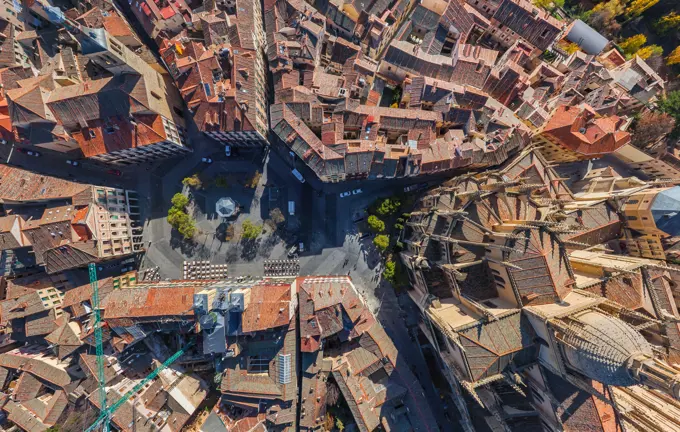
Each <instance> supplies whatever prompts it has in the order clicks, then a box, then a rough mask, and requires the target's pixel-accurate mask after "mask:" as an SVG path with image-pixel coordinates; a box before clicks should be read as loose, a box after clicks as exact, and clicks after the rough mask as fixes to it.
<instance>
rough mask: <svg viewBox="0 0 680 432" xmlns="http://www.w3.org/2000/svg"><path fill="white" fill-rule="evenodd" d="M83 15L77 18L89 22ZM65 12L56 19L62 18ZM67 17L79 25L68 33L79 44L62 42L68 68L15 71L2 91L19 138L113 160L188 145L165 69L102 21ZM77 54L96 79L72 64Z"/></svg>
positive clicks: (129, 160) (124, 161) (148, 157)
mask: <svg viewBox="0 0 680 432" xmlns="http://www.w3.org/2000/svg"><path fill="white" fill-rule="evenodd" d="M87 18H88V17H85V18H83V19H82V21H84V22H88V19H87ZM89 18H92V17H89ZM102 18H103V17H102ZM63 19H65V18H63V17H62V20H59V19H55V23H56V24H58V25H61V24H63ZM118 19H120V18H118ZM95 21H96V22H99V21H97V20H95ZM119 24H120V23H119ZM72 25H73V26H78V30H77V32H76V31H74V32H75V33H74V35H73V37H74V38H75V39H77V40H78V42H79V46H80V50H79V51H78V52H77V53H75V52H74V51H73V50H72V49H71V48H70V47H69V48H64V49H62V50H61V51H60V52H59V55H60V58H61V61H62V62H63V63H64V64H71V63H72V66H73V68H65V69H64V70H63V71H62V72H61V73H57V72H59V71H57V70H50V71H49V73H43V72H42V71H41V74H40V75H39V76H38V77H28V78H24V79H19V80H17V81H16V84H14V85H13V86H12V88H10V89H8V90H7V91H6V93H5V96H6V98H7V102H8V112H9V117H10V121H11V126H12V128H13V130H15V131H16V134H17V136H18V137H19V139H20V140H22V141H24V142H25V143H30V144H32V145H34V146H37V147H42V148H47V149H50V150H54V151H61V152H68V151H73V150H75V151H78V152H79V153H81V154H82V157H84V158H92V159H94V160H98V161H101V162H104V163H109V164H119V165H128V164H136V163H141V162H148V161H152V160H157V159H161V158H167V157H173V156H178V155H182V154H186V153H188V152H190V151H191V150H190V148H189V147H187V145H186V140H185V129H184V119H183V107H182V105H181V99H180V97H179V93H178V92H177V90H176V89H175V88H174V86H173V85H172V82H171V79H170V77H169V76H168V75H167V74H161V73H159V72H158V71H157V70H156V69H155V68H154V67H153V66H151V65H150V64H148V63H147V62H146V61H144V60H143V59H142V58H141V57H139V56H138V55H137V54H136V53H135V52H133V51H132V50H131V49H130V48H128V47H127V46H126V45H124V44H123V43H122V42H121V41H119V40H118V39H117V38H116V37H113V36H112V35H111V34H110V33H109V32H108V31H107V30H106V28H105V26H104V27H100V28H89V27H85V26H83V25H79V24H78V23H77V22H73V23H72ZM112 27H113V28H114V29H115V28H117V27H116V26H112ZM69 28H70V27H69ZM76 58H77V59H78V61H79V62H81V63H82V64H86V63H88V62H89V68H90V69H97V70H98V71H99V72H96V71H94V70H93V71H92V72H91V74H92V76H94V74H95V73H96V74H97V76H96V79H91V76H89V75H87V74H85V75H84V74H83V73H82V72H78V67H77V66H74V65H77V63H76ZM69 59H70V60H69ZM67 60H69V61H70V62H71V63H69V62H68V61H67ZM41 66H42V67H43V69H44V67H45V65H41ZM66 69H68V71H69V72H68V73H67V72H66ZM72 69H73V70H72ZM87 70H89V69H87ZM102 71H103V72H102Z"/></svg>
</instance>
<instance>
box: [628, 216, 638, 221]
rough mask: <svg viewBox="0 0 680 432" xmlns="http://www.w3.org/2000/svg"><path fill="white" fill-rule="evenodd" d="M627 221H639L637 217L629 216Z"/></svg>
mask: <svg viewBox="0 0 680 432" xmlns="http://www.w3.org/2000/svg"><path fill="white" fill-rule="evenodd" d="M626 219H628V220H630V221H636V220H637V216H627V217H626Z"/></svg>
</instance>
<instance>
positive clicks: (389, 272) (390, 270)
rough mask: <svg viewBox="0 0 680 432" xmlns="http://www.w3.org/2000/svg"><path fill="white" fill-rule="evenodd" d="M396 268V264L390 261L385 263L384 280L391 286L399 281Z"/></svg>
mask: <svg viewBox="0 0 680 432" xmlns="http://www.w3.org/2000/svg"><path fill="white" fill-rule="evenodd" d="M396 268H397V265H396V264H395V262H394V261H392V260H389V261H387V262H386V263H385V270H383V273H382V276H383V279H385V280H386V281H388V282H389V283H391V284H394V283H395V282H396V281H397V278H396Z"/></svg>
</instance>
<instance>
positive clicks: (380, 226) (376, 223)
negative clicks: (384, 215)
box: [368, 215, 385, 232]
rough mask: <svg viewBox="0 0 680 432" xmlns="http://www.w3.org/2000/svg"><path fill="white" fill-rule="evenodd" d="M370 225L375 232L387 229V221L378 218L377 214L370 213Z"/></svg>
mask: <svg viewBox="0 0 680 432" xmlns="http://www.w3.org/2000/svg"><path fill="white" fill-rule="evenodd" d="M368 226H369V227H370V228H371V229H372V230H373V231H375V232H383V231H385V222H383V221H381V220H380V219H378V217H377V216H374V215H370V216H369V217H368Z"/></svg>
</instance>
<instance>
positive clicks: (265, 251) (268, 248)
mask: <svg viewBox="0 0 680 432" xmlns="http://www.w3.org/2000/svg"><path fill="white" fill-rule="evenodd" d="M280 241H281V237H279V235H278V233H277V232H276V231H275V232H273V233H272V234H271V235H270V236H269V237H267V238H266V239H265V240H264V241H262V242H260V248H259V250H258V254H259V255H260V256H261V257H263V258H269V256H271V253H272V250H274V247H275V246H276V245H277V244H278V243H279V242H280Z"/></svg>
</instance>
